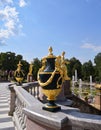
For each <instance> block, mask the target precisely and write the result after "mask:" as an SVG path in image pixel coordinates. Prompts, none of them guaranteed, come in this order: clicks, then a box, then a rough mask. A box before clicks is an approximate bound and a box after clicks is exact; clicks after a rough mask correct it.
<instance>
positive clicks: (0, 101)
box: [0, 100, 8, 103]
mask: <svg viewBox="0 0 101 130" xmlns="http://www.w3.org/2000/svg"><path fill="white" fill-rule="evenodd" d="M7 102H8V101H7V100H0V103H7Z"/></svg>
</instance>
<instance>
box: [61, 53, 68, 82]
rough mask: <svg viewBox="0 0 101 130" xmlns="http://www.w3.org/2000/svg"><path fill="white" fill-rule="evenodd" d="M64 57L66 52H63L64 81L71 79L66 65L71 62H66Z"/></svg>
mask: <svg viewBox="0 0 101 130" xmlns="http://www.w3.org/2000/svg"><path fill="white" fill-rule="evenodd" d="M64 55H65V52H64V51H63V52H62V56H61V69H62V70H63V77H64V80H69V79H70V78H69V77H68V75H67V67H66V64H69V62H68V61H66V60H65V58H64Z"/></svg>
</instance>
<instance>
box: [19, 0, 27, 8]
mask: <svg viewBox="0 0 101 130" xmlns="http://www.w3.org/2000/svg"><path fill="white" fill-rule="evenodd" d="M26 5H27V3H26V2H25V0H19V6H20V7H25V6H26Z"/></svg>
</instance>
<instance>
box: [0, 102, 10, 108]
mask: <svg viewBox="0 0 101 130" xmlns="http://www.w3.org/2000/svg"><path fill="white" fill-rule="evenodd" d="M8 107H9V105H8V103H0V109H1V108H8Z"/></svg>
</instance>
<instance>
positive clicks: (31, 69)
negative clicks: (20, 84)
mask: <svg viewBox="0 0 101 130" xmlns="http://www.w3.org/2000/svg"><path fill="white" fill-rule="evenodd" d="M32 71H33V64H32V62H31V64H30V66H29V73H28V75H32Z"/></svg>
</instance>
